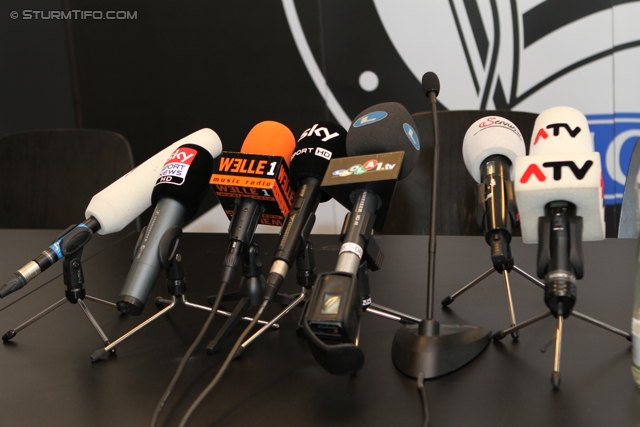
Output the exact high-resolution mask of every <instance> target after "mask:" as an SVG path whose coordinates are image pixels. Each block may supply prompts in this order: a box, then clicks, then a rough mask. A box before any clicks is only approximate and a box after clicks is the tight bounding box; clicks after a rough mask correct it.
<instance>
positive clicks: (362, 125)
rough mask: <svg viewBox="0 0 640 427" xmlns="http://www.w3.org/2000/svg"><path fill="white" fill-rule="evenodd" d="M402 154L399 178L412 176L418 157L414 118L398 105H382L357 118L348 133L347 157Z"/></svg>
mask: <svg viewBox="0 0 640 427" xmlns="http://www.w3.org/2000/svg"><path fill="white" fill-rule="evenodd" d="M392 151H404V159H403V161H402V168H401V169H400V176H399V177H398V179H403V178H405V177H406V176H407V175H409V174H410V173H411V171H412V170H413V168H414V166H415V165H416V163H417V162H418V157H419V156H420V139H419V138H418V132H417V131H416V125H415V123H414V121H413V118H412V117H411V115H410V114H409V112H408V111H407V109H406V108H404V106H402V105H401V104H399V103H397V102H383V103H382V104H376V105H374V106H371V107H369V108H367V109H366V110H364V111H362V112H361V113H360V114H358V117H357V118H356V119H355V120H354V121H353V123H351V127H350V128H349V132H347V155H349V156H360V155H363V154H378V153H388V152H392Z"/></svg>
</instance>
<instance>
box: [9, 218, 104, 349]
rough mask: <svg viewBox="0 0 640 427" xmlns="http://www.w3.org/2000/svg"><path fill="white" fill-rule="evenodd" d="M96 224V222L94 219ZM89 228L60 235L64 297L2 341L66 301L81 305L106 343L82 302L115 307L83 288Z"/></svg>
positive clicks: (96, 323)
mask: <svg viewBox="0 0 640 427" xmlns="http://www.w3.org/2000/svg"><path fill="white" fill-rule="evenodd" d="M95 223H96V224H97V221H96V222H95ZM91 227H92V224H89V225H88V226H87V227H75V228H73V229H72V230H71V231H66V230H65V231H64V232H63V233H62V236H65V234H66V236H65V237H64V238H63V239H62V240H61V241H60V250H61V251H62V253H63V255H64V260H63V263H62V271H63V281H64V284H65V285H66V287H67V289H66V290H65V297H64V298H62V299H61V300H59V301H58V302H56V303H54V304H53V305H51V306H49V307H48V308H46V309H44V310H43V311H41V312H40V313H38V314H36V315H35V316H33V317H32V318H30V319H29V320H27V321H26V322H24V323H22V324H20V325H19V326H16V327H15V328H13V329H11V330H9V331H7V332H6V333H5V334H4V335H3V336H2V341H4V342H7V341H9V340H11V339H12V338H13V337H15V336H16V335H17V334H18V332H20V331H21V330H23V329H25V328H26V327H28V326H29V325H31V324H32V323H34V322H36V321H38V320H40V319H42V318H43V317H44V316H46V315H47V314H49V313H51V312H52V311H53V310H55V309H56V308H58V307H60V306H61V305H63V304H64V303H65V302H67V301H69V302H70V303H71V304H78V305H79V306H80V308H82V311H83V312H84V314H85V315H86V316H87V318H88V319H89V321H90V322H91V324H92V325H93V327H94V328H95V330H96V332H97V333H98V335H100V338H101V339H102V341H103V342H104V343H105V345H107V344H109V338H107V336H106V335H105V333H104V332H103V331H102V328H100V325H98V322H97V321H96V319H95V318H94V317H93V315H92V314H91V311H90V310H89V308H88V307H87V305H86V304H85V303H84V300H85V299H87V300H89V301H93V302H96V303H99V304H103V305H106V306H108V307H111V308H116V304H115V303H112V302H109V301H105V300H102V299H100V298H96V297H92V296H89V295H87V294H86V290H85V287H84V273H83V270H82V251H83V249H84V246H85V245H86V244H87V243H88V242H89V240H91V237H92V236H93V230H92V228H91ZM67 233H68V234H67ZM56 240H58V239H56ZM113 353H115V349H113V351H112V354H113Z"/></svg>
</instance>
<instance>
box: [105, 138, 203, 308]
mask: <svg viewBox="0 0 640 427" xmlns="http://www.w3.org/2000/svg"><path fill="white" fill-rule="evenodd" d="M212 170H213V156H211V154H210V153H209V152H208V151H207V150H205V149H202V148H201V147H200V146H198V145H195V144H185V145H182V146H180V147H179V148H178V149H176V150H175V151H174V152H173V153H172V154H171V156H170V157H169V159H168V160H167V161H166V163H165V164H164V166H163V168H162V171H161V172H160V177H159V178H158V179H157V181H156V184H155V186H154V188H153V191H152V193H151V203H152V204H154V205H155V209H154V211H153V214H152V215H151V219H150V221H149V225H148V226H146V227H145V228H144V229H143V230H142V232H141V233H140V238H139V239H138V243H137V244H136V248H135V250H134V258H133V263H132V264H131V268H130V269H129V274H127V277H126V279H125V282H124V285H123V287H122V290H121V291H120V296H119V300H118V302H117V303H116V306H117V307H118V310H119V311H121V312H122V313H127V314H131V315H134V316H137V315H139V314H140V313H141V312H142V310H143V308H144V305H145V302H146V300H147V298H148V296H149V293H150V292H151V288H152V287H153V285H154V284H155V281H156V279H157V278H158V275H159V274H160V269H161V267H162V266H164V265H166V264H167V263H168V260H169V259H170V258H171V255H172V254H174V253H175V251H176V249H177V246H178V242H179V240H180V236H181V234H182V228H181V227H182V225H183V224H184V222H185V221H188V220H189V219H191V218H192V217H193V216H194V215H195V214H196V212H197V210H198V207H199V206H200V204H201V203H202V201H203V200H204V197H205V196H206V193H207V191H208V190H210V187H209V185H208V183H209V178H210V177H211V172H212Z"/></svg>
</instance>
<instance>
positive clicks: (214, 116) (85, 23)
mask: <svg viewBox="0 0 640 427" xmlns="http://www.w3.org/2000/svg"><path fill="white" fill-rule="evenodd" d="M70 5H71V8H72V9H73V8H82V9H98V8H101V9H105V8H104V2H100V1H86V0H82V1H79V0H72V1H70ZM108 8H109V9H111V10H126V11H131V12H134V11H135V12H136V19H130V20H115V21H95V20H93V21H90V20H74V21H73V35H74V45H75V51H76V56H77V58H78V78H79V85H80V91H81V93H82V100H81V101H82V116H83V120H84V124H85V126H87V127H96V128H106V129H111V130H115V131H117V132H120V133H122V134H123V135H125V136H126V137H127V138H128V139H129V140H130V142H131V144H132V148H133V153H134V159H135V160H136V162H140V161H142V160H144V159H146V158H148V157H149V156H151V155H152V154H154V153H155V152H157V151H158V150H159V149H160V148H162V147H163V146H165V145H167V144H168V143H170V142H172V141H174V140H177V139H179V138H181V137H183V136H185V135H187V134H189V133H191V132H193V131H195V130H197V129H199V128H202V127H210V128H212V129H213V130H215V131H216V132H217V133H218V134H219V135H220V137H221V139H222V143H223V145H224V148H225V149H227V150H239V149H240V146H241V144H242V141H243V140H244V137H245V136H246V135H247V133H248V131H249V130H250V129H251V127H253V126H254V125H255V124H256V123H258V122H260V121H262V120H276V121H280V122H282V123H284V124H285V125H287V126H288V127H289V128H290V129H291V130H292V131H293V132H294V134H299V133H301V132H302V131H303V130H304V129H306V127H308V126H309V125H310V124H312V122H313V121H316V120H319V119H324V118H325V117H326V115H327V111H326V108H325V106H324V102H323V100H322V98H321V97H320V95H319V94H318V93H317V90H316V89H315V87H314V86H313V83H312V82H311V79H310V78H309V77H308V74H307V72H306V70H305V68H304V65H303V63H302V60H301V59H300V56H299V54H298V52H297V50H296V47H295V45H294V42H293V40H292V38H291V35H290V31H289V28H288V26H287V23H286V20H285V16H284V12H283V10H282V6H281V3H280V2H279V1H276V0H269V1H260V2H255V1H237V2H189V3H186V2H182V3H177V2H141V1H133V2H132V1H110V2H109V3H108Z"/></svg>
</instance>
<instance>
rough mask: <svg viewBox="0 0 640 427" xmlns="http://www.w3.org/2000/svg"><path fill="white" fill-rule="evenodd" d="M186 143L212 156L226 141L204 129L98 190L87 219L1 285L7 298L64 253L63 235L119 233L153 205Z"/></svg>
mask: <svg viewBox="0 0 640 427" xmlns="http://www.w3.org/2000/svg"><path fill="white" fill-rule="evenodd" d="M183 144H196V145H198V146H200V147H202V148H204V149H206V150H207V151H208V152H209V153H210V154H211V156H213V157H218V155H219V154H220V152H221V150H222V144H221V142H220V138H219V137H218V135H217V134H216V133H215V132H214V131H213V130H211V129H207V128H204V129H200V130H199V131H197V132H194V133H192V134H190V135H188V136H186V137H184V138H182V139H181V140H179V141H176V142H174V143H173V144H171V145H170V146H168V147H167V148H165V149H164V150H162V151H160V152H159V153H157V154H156V155H154V156H153V157H151V158H149V159H148V160H146V161H145V162H144V163H142V164H141V165H139V166H137V167H136V168H134V169H132V170H131V171H130V172H128V173H127V174H126V175H124V176H122V177H121V178H119V179H118V180H117V181H115V182H113V183H112V184H111V185H109V186H108V187H106V188H105V189H103V190H102V191H100V192H99V193H97V194H96V195H95V196H93V198H92V199H91V201H90V202H89V205H88V206H87V210H86V212H85V218H86V220H85V221H84V222H82V223H80V224H78V225H77V226H71V227H69V228H68V229H67V230H65V231H64V232H63V233H62V234H61V235H60V236H59V237H58V238H57V239H56V240H55V241H54V242H53V243H52V244H51V245H50V246H49V247H48V248H47V249H45V250H44V251H43V252H42V253H41V254H40V255H38V256H37V257H36V258H34V259H33V260H32V261H30V262H28V263H27V264H26V265H25V266H24V267H22V268H20V269H19V270H17V271H16V272H15V273H14V274H13V276H12V277H11V278H10V279H9V280H8V281H7V283H5V284H4V286H3V287H2V288H1V289H0V298H3V297H5V296H7V295H9V294H11V293H12V292H14V291H17V290H18V289H21V288H22V287H23V286H25V285H26V284H27V283H28V282H30V281H31V280H33V279H34V278H35V277H36V276H38V275H39V274H40V273H42V272H43V271H45V270H46V269H48V268H49V267H51V266H52V265H53V264H55V263H56V262H57V261H59V260H60V259H62V258H63V257H64V254H63V251H62V250H61V249H60V243H61V242H62V239H63V238H64V237H65V236H67V235H68V234H69V233H70V232H71V231H72V230H73V229H75V228H76V227H86V228H88V229H90V230H91V231H92V232H96V231H97V232H98V234H110V233H116V232H118V231H120V230H122V229H123V228H124V227H126V226H127V225H128V224H129V223H130V222H131V221H133V220H134V219H135V218H136V217H138V216H139V215H140V214H142V212H144V211H145V210H146V209H147V208H148V207H149V206H151V203H150V201H151V191H152V189H153V184H154V183H155V181H156V179H157V177H158V174H159V173H160V169H161V168H162V166H163V164H164V162H165V160H166V159H167V157H169V155H170V154H171V153H172V152H173V151H175V149H176V148H178V147H179V146H181V145H183Z"/></svg>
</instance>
